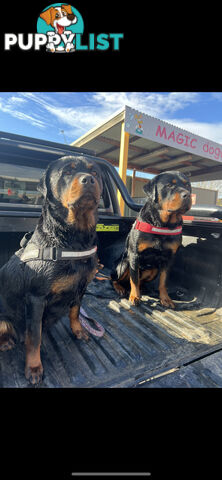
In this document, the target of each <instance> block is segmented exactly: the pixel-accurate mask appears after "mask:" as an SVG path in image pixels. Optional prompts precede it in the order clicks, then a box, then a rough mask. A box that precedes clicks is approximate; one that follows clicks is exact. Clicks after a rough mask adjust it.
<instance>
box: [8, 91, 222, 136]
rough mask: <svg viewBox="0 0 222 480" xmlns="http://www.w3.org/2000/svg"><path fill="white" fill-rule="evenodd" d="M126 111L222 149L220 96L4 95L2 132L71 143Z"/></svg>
mask: <svg viewBox="0 0 222 480" xmlns="http://www.w3.org/2000/svg"><path fill="white" fill-rule="evenodd" d="M124 105H129V106H131V107H133V108H136V109H138V110H140V111H142V112H144V113H147V114H148V115H152V116H154V117H157V118H160V119H161V120H165V121H168V122H170V123H172V124H174V125H177V126H179V127H181V128H184V129H186V130H188V131H190V132H193V133H196V134H198V135H200V136H203V137H205V138H208V139H210V140H213V141H215V142H218V143H221V144H222V92H159V93H157V92H0V130H1V131H4V132H11V133H17V134H21V135H26V136H31V137H35V138H42V139H45V140H51V141H55V142H61V143H64V142H65V141H66V142H67V143H71V142H72V141H74V140H76V139H77V138H78V137H80V136H81V135H83V134H84V133H86V132H87V131H88V130H89V129H90V128H93V127H94V126H96V125H97V124H99V123H102V122H103V121H104V120H106V118H108V117H109V116H111V115H112V114H113V113H115V112H116V111H117V110H119V109H121V108H122V107H124ZM61 130H64V134H63V133H61ZM64 135H65V137H64Z"/></svg>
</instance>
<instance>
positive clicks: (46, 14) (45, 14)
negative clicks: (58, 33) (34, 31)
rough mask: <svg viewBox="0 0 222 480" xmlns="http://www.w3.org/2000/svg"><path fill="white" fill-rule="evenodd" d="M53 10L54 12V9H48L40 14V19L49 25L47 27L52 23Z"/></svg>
mask: <svg viewBox="0 0 222 480" xmlns="http://www.w3.org/2000/svg"><path fill="white" fill-rule="evenodd" d="M52 10H53V7H50V8H48V9H47V10H45V11H44V12H42V13H40V15H39V16H40V17H41V18H42V19H43V20H45V22H46V23H47V25H49V24H50V23H51V20H52V16H51V13H52Z"/></svg>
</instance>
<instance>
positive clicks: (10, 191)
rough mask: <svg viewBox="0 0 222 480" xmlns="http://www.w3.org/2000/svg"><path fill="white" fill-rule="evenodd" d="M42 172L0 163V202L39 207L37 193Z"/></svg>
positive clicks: (39, 201)
mask: <svg viewBox="0 0 222 480" xmlns="http://www.w3.org/2000/svg"><path fill="white" fill-rule="evenodd" d="M43 171H44V170H42V169H40V168H33V167H28V166H23V165H10V164H7V163H0V202H1V203H2V202H3V203H28V204H31V205H41V203H42V198H41V194H40V193H39V192H38V191H37V185H38V183H39V179H40V177H41V176H42V173H43Z"/></svg>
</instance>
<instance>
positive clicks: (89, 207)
mask: <svg viewBox="0 0 222 480" xmlns="http://www.w3.org/2000/svg"><path fill="white" fill-rule="evenodd" d="M38 189H39V190H40V192H41V193H42V195H43V197H44V200H43V207H42V215H41V217H40V219H39V222H38V224H37V226H36V229H35V231H34V233H33V234H30V235H29V237H27V236H26V239H25V240H24V239H23V241H22V243H21V246H22V248H21V249H20V250H18V251H17V252H16V253H15V254H14V255H13V256H12V257H11V258H10V260H9V261H8V263H6V264H5V265H4V266H3V267H2V268H1V270H0V296H1V303H2V305H3V309H4V310H3V312H2V313H1V314H0V350H7V349H10V348H12V346H14V343H15V341H16V338H17V337H18V336H19V333H21V332H24V333H25V344H26V366H25V375H26V378H27V379H28V380H29V381H30V382H31V383H32V384H35V383H39V382H40V381H41V378H42V375H43V367H42V363H41V358H40V346H41V332H42V326H44V325H45V324H47V323H48V324H51V323H52V322H54V321H56V320H58V319H59V318H61V317H62V316H63V315H64V314H67V313H69V318H70V326H71V329H72V331H73V333H74V334H75V335H76V337H77V338H79V339H80V338H87V334H86V332H85V331H84V330H83V329H82V327H81V324H80V322H79V318H78V316H79V310H80V303H81V299H82V296H83V294H84V292H85V290H86V287H87V284H88V283H89V282H90V281H91V279H92V278H93V277H94V274H95V272H96V269H97V254H96V250H97V246H96V222H97V207H98V203H99V200H100V196H101V192H102V178H101V171H100V169H99V167H98V166H97V165H96V164H95V163H94V162H93V161H91V159H86V157H82V156H78V157H74V156H67V157H62V158H60V159H59V160H56V161H55V162H53V163H51V164H50V165H49V167H48V168H47V170H46V172H45V174H44V175H43V177H42V179H41V181H40V184H39V188H38ZM24 238H25V237H24Z"/></svg>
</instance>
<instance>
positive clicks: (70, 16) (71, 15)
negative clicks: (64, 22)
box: [67, 13, 75, 21]
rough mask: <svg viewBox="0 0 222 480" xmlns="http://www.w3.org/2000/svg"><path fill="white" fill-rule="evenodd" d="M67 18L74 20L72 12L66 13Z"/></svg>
mask: <svg viewBox="0 0 222 480" xmlns="http://www.w3.org/2000/svg"><path fill="white" fill-rule="evenodd" d="M67 18H68V20H71V21H72V20H74V18H75V15H74V13H68V15H67Z"/></svg>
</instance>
